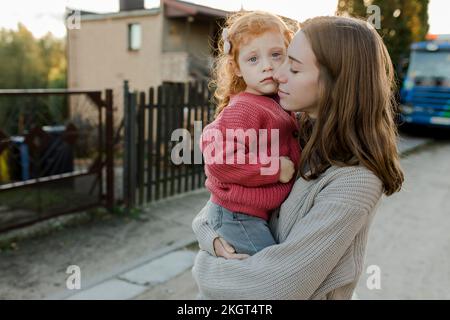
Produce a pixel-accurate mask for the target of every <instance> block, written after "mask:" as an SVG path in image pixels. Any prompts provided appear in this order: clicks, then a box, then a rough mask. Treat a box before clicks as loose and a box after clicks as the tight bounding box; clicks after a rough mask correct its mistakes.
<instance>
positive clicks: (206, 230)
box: [192, 205, 219, 256]
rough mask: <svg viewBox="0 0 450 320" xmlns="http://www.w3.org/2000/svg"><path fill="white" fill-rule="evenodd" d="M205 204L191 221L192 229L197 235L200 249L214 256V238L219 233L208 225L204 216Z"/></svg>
mask: <svg viewBox="0 0 450 320" xmlns="http://www.w3.org/2000/svg"><path fill="white" fill-rule="evenodd" d="M207 206H208V205H206V206H204V207H203V209H202V210H201V211H200V212H199V214H197V216H196V217H195V218H194V220H193V221H192V230H193V231H194V233H195V235H196V236H197V240H198V244H199V246H200V249H202V250H205V251H207V252H209V253H210V254H211V255H213V256H216V252H215V251H214V239H215V238H217V237H219V235H218V234H217V232H215V231H214V230H213V228H211V226H209V225H208V221H207V218H206V212H207V211H206V210H207Z"/></svg>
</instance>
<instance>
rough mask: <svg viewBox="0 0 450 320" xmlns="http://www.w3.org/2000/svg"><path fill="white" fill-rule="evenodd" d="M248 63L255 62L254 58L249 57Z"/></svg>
mask: <svg viewBox="0 0 450 320" xmlns="http://www.w3.org/2000/svg"><path fill="white" fill-rule="evenodd" d="M248 61H250V62H256V57H251V58H250V59H248Z"/></svg>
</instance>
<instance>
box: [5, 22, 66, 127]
mask: <svg viewBox="0 0 450 320" xmlns="http://www.w3.org/2000/svg"><path fill="white" fill-rule="evenodd" d="M65 87H66V57H65V42H64V40H61V39H57V38H54V37H53V36H52V35H51V34H50V33H49V34H47V35H46V36H44V37H42V38H40V39H35V38H34V37H33V34H32V33H31V32H30V31H29V30H28V29H27V28H26V27H25V26H24V25H22V24H20V23H19V25H18V30H17V31H14V30H5V29H1V30H0V88H1V89H28V88H65ZM64 106H65V102H64V98H62V97H51V98H47V99H44V98H35V97H32V98H23V97H22V98H6V97H3V98H1V100H0V128H2V130H4V131H6V132H8V133H9V134H19V133H22V131H23V129H26V128H27V125H24V123H25V124H26V123H29V125H30V126H33V125H41V124H50V123H52V122H60V121H61V120H62V119H63V117H64V115H65V108H64ZM27 119H29V121H27Z"/></svg>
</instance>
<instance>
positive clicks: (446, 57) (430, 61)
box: [400, 35, 450, 128]
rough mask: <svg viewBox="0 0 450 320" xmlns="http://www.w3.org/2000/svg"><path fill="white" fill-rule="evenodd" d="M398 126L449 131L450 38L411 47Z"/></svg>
mask: <svg viewBox="0 0 450 320" xmlns="http://www.w3.org/2000/svg"><path fill="white" fill-rule="evenodd" d="M400 122H401V123H405V124H412V125H419V126H431V127H448V128H450V35H439V36H437V35H434V36H428V37H427V41H422V42H416V43H413V44H412V45H411V56H410V59H409V66H408V71H407V73H406V77H405V79H404V81H403V85H402V88H401V90H400Z"/></svg>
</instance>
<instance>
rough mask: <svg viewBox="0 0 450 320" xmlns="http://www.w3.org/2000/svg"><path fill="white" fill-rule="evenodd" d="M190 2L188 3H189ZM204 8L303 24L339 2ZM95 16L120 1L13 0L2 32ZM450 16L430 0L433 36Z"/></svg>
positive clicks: (276, 1) (0, 17) (448, 30)
mask: <svg viewBox="0 0 450 320" xmlns="http://www.w3.org/2000/svg"><path fill="white" fill-rule="evenodd" d="M186 1H187V0H186ZM188 2H194V3H198V4H202V5H205V6H209V7H213V8H219V9H223V10H230V11H231V10H239V9H240V8H241V6H243V7H244V9H246V10H255V9H259V10H265V11H270V12H273V13H276V14H281V15H283V16H286V17H289V18H293V19H296V20H298V21H303V20H305V19H307V18H310V17H314V16H319V15H333V14H334V12H335V9H336V4H337V0H296V1H294V0H228V1H224V0H191V1H188ZM158 5H159V0H145V7H146V8H151V7H156V6H158ZM66 7H69V8H73V9H81V10H86V11H93V12H117V11H118V10H119V0H14V1H6V0H3V1H1V4H0V28H7V29H17V24H18V22H22V23H23V24H24V25H25V26H26V27H27V28H28V29H29V30H31V32H32V33H33V34H34V35H35V36H36V37H41V36H43V35H45V34H46V33H47V32H49V31H50V32H51V33H53V34H54V35H55V36H57V37H64V36H65V32H66V29H65V26H64V20H63V16H64V12H65V8H66ZM448 12H450V1H449V0H430V4H429V12H428V14H429V23H430V33H435V34H450V23H448V20H447V19H446V18H447V17H446V14H447V13H448Z"/></svg>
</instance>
